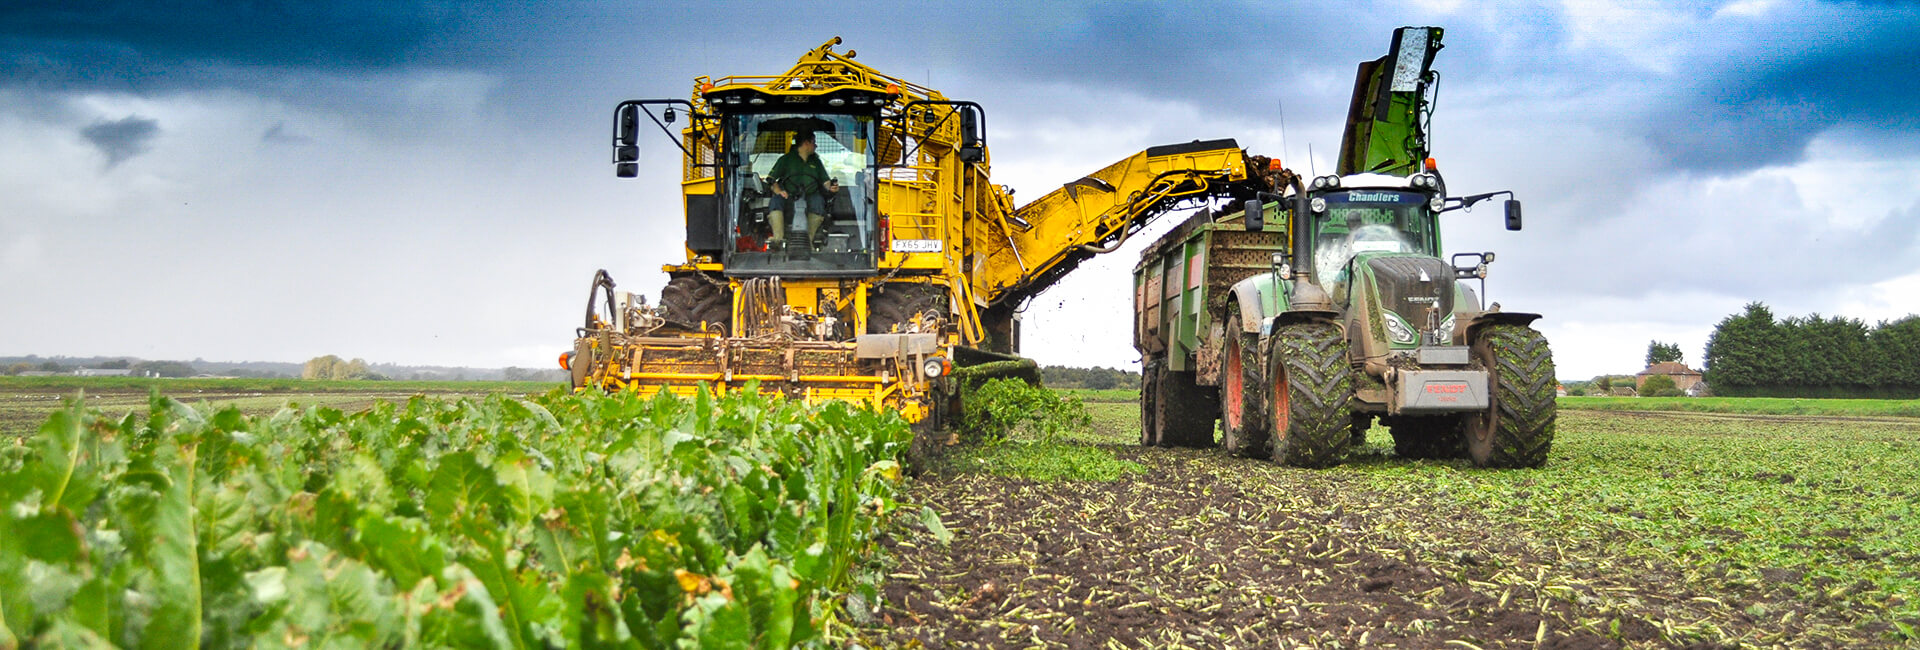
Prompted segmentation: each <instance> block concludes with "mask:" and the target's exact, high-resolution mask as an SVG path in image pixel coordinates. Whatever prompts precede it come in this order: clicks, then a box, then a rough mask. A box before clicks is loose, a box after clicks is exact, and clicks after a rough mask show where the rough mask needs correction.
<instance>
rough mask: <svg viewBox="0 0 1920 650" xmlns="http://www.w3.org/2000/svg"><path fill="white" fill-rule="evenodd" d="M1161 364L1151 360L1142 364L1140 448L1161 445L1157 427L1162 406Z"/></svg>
mask: <svg viewBox="0 0 1920 650" xmlns="http://www.w3.org/2000/svg"><path fill="white" fill-rule="evenodd" d="M1159 398H1160V363H1159V362H1158V361H1153V360H1151V359H1149V360H1147V361H1146V362H1144V363H1141V364H1140V446H1142V447H1152V446H1155V445H1158V444H1160V429H1159V427H1158V426H1157V425H1158V424H1159V419H1158V418H1157V417H1155V416H1156V415H1158V414H1159V411H1160V404H1159V402H1158V400H1159Z"/></svg>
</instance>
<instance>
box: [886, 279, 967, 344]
mask: <svg viewBox="0 0 1920 650" xmlns="http://www.w3.org/2000/svg"><path fill="white" fill-rule="evenodd" d="M885 287H886V290H885V291H876V292H873V293H870V294H868V295H867V314H868V315H867V333H868V334H886V333H889V332H892V331H893V330H894V328H896V327H898V328H900V329H901V330H903V331H904V330H905V329H906V328H907V326H908V325H909V324H912V323H913V319H914V317H916V316H919V315H920V314H922V313H924V312H927V311H934V312H937V313H939V314H941V315H943V316H944V315H945V314H946V313H947V311H948V310H947V293H946V291H945V289H944V288H942V287H941V286H939V285H935V284H928V283H894V284H888V285H885Z"/></svg>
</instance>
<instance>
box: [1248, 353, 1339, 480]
mask: <svg viewBox="0 0 1920 650" xmlns="http://www.w3.org/2000/svg"><path fill="white" fill-rule="evenodd" d="M1267 377H1268V380H1267V385H1268V387H1269V388H1268V390H1269V393H1268V395H1269V397H1268V398H1267V399H1268V401H1267V404H1268V407H1269V409H1268V413H1269V418H1268V423H1267V429H1268V431H1270V432H1271V436H1272V443H1271V444H1272V452H1273V460H1274V462H1276V463H1281V464H1285V465H1292V466H1294V467H1331V466H1334V465H1338V464H1340V461H1341V460H1343V459H1345V458H1346V455H1347V445H1348V444H1349V443H1351V442H1352V440H1353V434H1352V433H1351V432H1350V431H1349V429H1350V428H1351V427H1352V425H1353V419H1352V415H1351V414H1352V404H1351V402H1352V400H1353V365H1352V364H1351V363H1349V362H1348V360H1347V339H1346V337H1345V336H1342V335H1341V333H1340V328H1339V327H1338V326H1336V325H1334V324H1332V323H1294V324H1292V325H1287V326H1284V327H1281V328H1279V329H1278V330H1275V331H1274V333H1273V345H1272V346H1271V348H1270V350H1269V351H1268V353H1267Z"/></svg>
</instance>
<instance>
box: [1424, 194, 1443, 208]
mask: <svg viewBox="0 0 1920 650" xmlns="http://www.w3.org/2000/svg"><path fill="white" fill-rule="evenodd" d="M1427 207H1428V208H1431V209H1433V211H1434V212H1439V211H1441V210H1445V209H1447V197H1444V196H1440V195H1438V194H1435V195H1433V198H1431V199H1428V200H1427Z"/></svg>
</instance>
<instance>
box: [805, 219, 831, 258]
mask: <svg viewBox="0 0 1920 650" xmlns="http://www.w3.org/2000/svg"><path fill="white" fill-rule="evenodd" d="M825 225H827V215H824V214H809V215H807V243H808V244H810V245H812V246H813V249H814V250H816V251H817V250H820V249H823V248H826V247H827V242H826V240H825V239H822V238H821V237H820V227H821V226H825Z"/></svg>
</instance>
